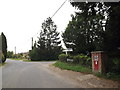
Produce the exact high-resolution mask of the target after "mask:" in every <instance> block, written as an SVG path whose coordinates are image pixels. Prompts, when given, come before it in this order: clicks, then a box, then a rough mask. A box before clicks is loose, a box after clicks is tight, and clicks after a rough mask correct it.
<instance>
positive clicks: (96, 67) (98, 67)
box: [91, 51, 107, 73]
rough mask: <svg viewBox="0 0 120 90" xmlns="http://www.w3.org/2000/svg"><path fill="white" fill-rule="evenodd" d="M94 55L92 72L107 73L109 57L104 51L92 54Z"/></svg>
mask: <svg viewBox="0 0 120 90" xmlns="http://www.w3.org/2000/svg"><path fill="white" fill-rule="evenodd" d="M91 54H92V71H93V72H98V73H104V72H106V70H105V69H106V65H105V64H107V63H106V60H107V56H106V54H105V52H103V51H95V52H91Z"/></svg>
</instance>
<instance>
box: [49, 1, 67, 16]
mask: <svg viewBox="0 0 120 90" xmlns="http://www.w3.org/2000/svg"><path fill="white" fill-rule="evenodd" d="M66 1H67V0H65V1H64V2H63V3H62V5H61V6H60V7H59V8H58V9H57V11H56V12H55V13H54V14H53V15H52V17H51V18H53V17H54V16H55V14H56V13H57V12H58V11H59V10H60V9H61V8H62V7H63V5H64V4H65V2H66Z"/></svg>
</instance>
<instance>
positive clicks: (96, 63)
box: [94, 61, 99, 70]
mask: <svg viewBox="0 0 120 90" xmlns="http://www.w3.org/2000/svg"><path fill="white" fill-rule="evenodd" d="M98 65H99V64H98V61H94V70H98V67H99V66H98Z"/></svg>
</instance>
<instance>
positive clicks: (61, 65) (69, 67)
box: [53, 61, 92, 73]
mask: <svg viewBox="0 0 120 90" xmlns="http://www.w3.org/2000/svg"><path fill="white" fill-rule="evenodd" d="M53 65H54V66H56V67H59V68H61V69H67V70H72V71H76V72H83V73H92V70H91V69H90V68H88V67H85V66H81V65H74V64H69V63H65V62H60V61H57V62H56V63H54V64H53Z"/></svg>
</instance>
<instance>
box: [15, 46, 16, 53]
mask: <svg viewBox="0 0 120 90" xmlns="http://www.w3.org/2000/svg"><path fill="white" fill-rule="evenodd" d="M15 55H16V46H15Z"/></svg>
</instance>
